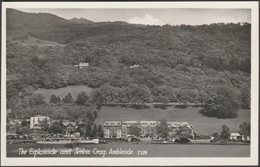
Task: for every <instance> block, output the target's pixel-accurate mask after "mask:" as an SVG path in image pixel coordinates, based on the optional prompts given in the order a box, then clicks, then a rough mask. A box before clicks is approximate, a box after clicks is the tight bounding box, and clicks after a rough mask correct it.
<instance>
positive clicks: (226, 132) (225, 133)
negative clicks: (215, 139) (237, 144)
mask: <svg viewBox="0 0 260 167" xmlns="http://www.w3.org/2000/svg"><path fill="white" fill-rule="evenodd" d="M229 135H230V131H229V128H228V127H227V125H222V131H221V133H220V135H219V137H220V138H221V139H223V140H227V139H228V138H229Z"/></svg>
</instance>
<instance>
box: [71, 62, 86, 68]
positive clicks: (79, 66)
mask: <svg viewBox="0 0 260 167" xmlns="http://www.w3.org/2000/svg"><path fill="white" fill-rule="evenodd" d="M88 66H89V63H79V64H78V65H74V67H78V68H80V69H83V68H86V67H88Z"/></svg>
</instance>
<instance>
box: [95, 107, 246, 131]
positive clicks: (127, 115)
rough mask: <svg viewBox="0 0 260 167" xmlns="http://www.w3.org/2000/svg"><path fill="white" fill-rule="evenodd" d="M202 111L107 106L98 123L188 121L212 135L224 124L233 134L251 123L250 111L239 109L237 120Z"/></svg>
mask: <svg viewBox="0 0 260 167" xmlns="http://www.w3.org/2000/svg"><path fill="white" fill-rule="evenodd" d="M200 109H201V108H199V107H188V108H185V109H182V108H176V107H174V106H172V107H168V108H167V109H160V108H149V109H139V110H137V109H134V108H125V107H119V106H116V107H107V106H105V107H102V109H101V110H100V111H99V113H98V117H97V119H96V123H98V124H103V122H104V121H112V120H119V121H123V120H136V121H142V120H144V121H145V120H147V121H149V120H160V119H166V120H167V121H186V122H188V123H190V124H191V125H192V126H193V128H194V132H196V133H199V134H208V135H211V134H212V133H213V132H218V133H220V132H221V128H222V125H223V124H225V125H227V126H228V127H229V128H230V131H231V132H237V131H238V130H239V125H240V124H241V123H242V122H243V121H245V122H250V110H245V109H239V110H238V112H237V113H238V116H237V118H233V119H218V118H213V117H206V116H203V115H201V114H200V113H199V110H200Z"/></svg>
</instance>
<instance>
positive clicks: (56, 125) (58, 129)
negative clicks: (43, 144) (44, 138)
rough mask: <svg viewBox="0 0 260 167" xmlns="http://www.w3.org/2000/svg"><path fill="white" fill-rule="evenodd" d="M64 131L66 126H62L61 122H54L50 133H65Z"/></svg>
mask: <svg viewBox="0 0 260 167" xmlns="http://www.w3.org/2000/svg"><path fill="white" fill-rule="evenodd" d="M64 131H65V130H64V128H63V127H62V126H60V124H59V123H54V124H52V125H51V126H50V128H49V133H54V134H63V133H64Z"/></svg>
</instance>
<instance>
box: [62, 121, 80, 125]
mask: <svg viewBox="0 0 260 167" xmlns="http://www.w3.org/2000/svg"><path fill="white" fill-rule="evenodd" d="M62 123H63V125H64V126H68V125H70V124H71V125H72V126H76V125H77V123H76V122H70V121H64V122H62Z"/></svg>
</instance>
